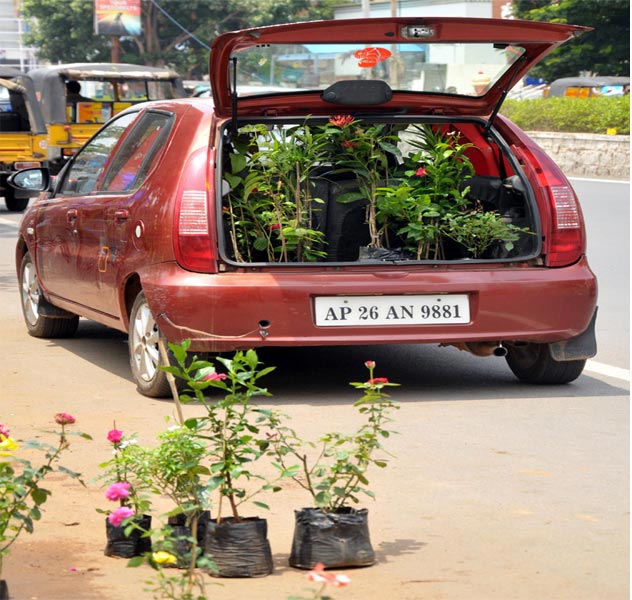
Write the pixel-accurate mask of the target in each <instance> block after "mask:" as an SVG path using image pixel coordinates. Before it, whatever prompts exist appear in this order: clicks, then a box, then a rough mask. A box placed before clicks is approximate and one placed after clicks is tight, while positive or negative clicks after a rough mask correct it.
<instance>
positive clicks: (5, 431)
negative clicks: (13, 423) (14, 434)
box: [0, 423, 11, 438]
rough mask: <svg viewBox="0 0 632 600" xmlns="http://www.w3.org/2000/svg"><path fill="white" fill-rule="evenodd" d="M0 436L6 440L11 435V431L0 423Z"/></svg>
mask: <svg viewBox="0 0 632 600" xmlns="http://www.w3.org/2000/svg"><path fill="white" fill-rule="evenodd" d="M0 435H1V436H3V437H5V438H8V437H9V436H10V435H11V430H10V429H9V428H8V427H7V426H6V425H3V424H2V423H0Z"/></svg>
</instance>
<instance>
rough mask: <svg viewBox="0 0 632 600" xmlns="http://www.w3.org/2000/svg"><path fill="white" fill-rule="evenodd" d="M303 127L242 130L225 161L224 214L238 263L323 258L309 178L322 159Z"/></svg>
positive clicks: (316, 204)
mask: <svg viewBox="0 0 632 600" xmlns="http://www.w3.org/2000/svg"><path fill="white" fill-rule="evenodd" d="M319 140H320V138H319V137H318V136H315V135H312V132H311V130H310V128H309V127H307V126H301V125H297V126H296V127H292V128H288V129H284V128H278V129H274V130H270V129H269V128H267V127H266V126H265V125H248V126H245V127H242V128H241V129H240V130H239V132H238V135H237V136H236V137H235V139H234V140H232V144H231V146H230V147H229V148H230V150H229V152H228V153H227V156H226V162H227V163H228V165H229V167H230V168H229V169H227V171H226V172H225V173H224V177H225V179H226V181H227V183H228V184H229V186H230V191H229V192H228V194H227V196H226V201H225V202H226V204H225V207H226V210H225V211H224V217H225V222H226V224H227V231H228V235H229V237H230V241H231V246H232V249H233V255H234V257H235V259H236V260H237V261H239V262H243V261H248V262H252V261H256V260H266V261H270V262H275V261H276V262H287V261H296V262H302V261H307V262H309V261H315V260H317V259H318V258H319V257H323V256H326V252H324V251H323V249H322V246H323V240H324V233H323V232H322V231H320V230H319V229H318V220H319V219H318V211H319V205H320V204H322V203H323V200H322V198H318V197H317V196H315V195H314V189H313V185H314V183H313V181H312V179H310V178H311V176H312V173H313V171H314V169H315V168H316V166H317V165H318V163H319V161H320V160H321V157H322V154H323V148H322V141H319Z"/></svg>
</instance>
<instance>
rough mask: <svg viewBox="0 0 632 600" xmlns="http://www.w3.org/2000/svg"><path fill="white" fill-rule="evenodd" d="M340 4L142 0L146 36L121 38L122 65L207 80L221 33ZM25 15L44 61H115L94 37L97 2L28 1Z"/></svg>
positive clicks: (315, 14)
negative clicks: (165, 68) (165, 69)
mask: <svg viewBox="0 0 632 600" xmlns="http://www.w3.org/2000/svg"><path fill="white" fill-rule="evenodd" d="M335 3H336V0H142V1H141V8H142V13H141V20H142V34H141V35H140V36H137V37H133V36H129V37H122V38H120V48H121V62H127V63H133V64H145V65H155V66H166V65H168V66H170V67H172V68H174V69H175V70H176V71H177V72H178V73H180V75H182V77H184V78H185V79H202V77H203V76H204V75H208V57H209V51H208V46H210V45H211V43H212V42H213V40H214V39H215V38H216V37H217V36H218V35H219V34H220V33H223V32H225V31H233V30H237V29H247V28H250V27H258V26H261V25H274V24H277V23H290V22H294V21H306V20H313V19H323V18H331V17H332V16H333V8H332V7H333V5H334V4H335ZM160 9H162V10H160ZM163 11H164V12H163ZM165 12H166V13H167V15H169V16H170V17H171V19H170V18H169V17H168V16H166V15H165V14H164V13H165ZM23 13H24V16H25V18H26V19H27V20H28V23H29V33H28V34H27V35H26V36H25V41H26V43H27V44H29V45H32V46H35V47H37V48H39V52H38V58H39V60H41V61H50V62H52V63H58V62H62V63H66V62H111V56H112V50H111V44H112V38H111V37H110V36H104V35H95V34H94V1H93V0H23ZM173 20H175V21H177V23H178V24H179V25H180V27H179V26H178V25H177V24H175V23H174V22H173ZM183 29H184V30H186V31H184V30H183Z"/></svg>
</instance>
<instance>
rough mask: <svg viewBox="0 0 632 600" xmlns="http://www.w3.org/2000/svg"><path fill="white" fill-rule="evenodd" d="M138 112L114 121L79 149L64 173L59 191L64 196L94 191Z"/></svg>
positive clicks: (82, 194)
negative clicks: (109, 159) (113, 152)
mask: <svg viewBox="0 0 632 600" xmlns="http://www.w3.org/2000/svg"><path fill="white" fill-rule="evenodd" d="M137 117H138V113H136V112H134V113H129V114H127V115H124V116H122V117H120V118H119V119H116V120H115V121H112V122H111V123H109V124H108V125H106V126H105V128H103V129H102V130H101V131H100V132H99V133H97V135H95V136H94V137H93V138H92V139H91V140H90V141H89V142H87V143H86V145H85V146H84V147H83V148H82V149H81V150H80V151H79V153H78V154H77V156H76V157H75V159H74V161H73V163H72V164H71V165H70V168H69V170H68V171H67V172H66V174H65V175H64V181H63V182H62V185H61V188H60V190H59V193H60V194H62V195H64V196H85V195H86V194H90V193H92V192H93V191H94V190H95V188H96V185H97V181H98V180H99V177H100V176H101V173H102V172H103V168H104V166H105V164H106V163H107V160H108V158H109V156H110V154H111V153H112V150H113V149H114V148H115V147H116V144H117V143H118V141H119V139H120V138H121V136H122V135H123V134H124V133H125V131H126V130H127V128H128V127H129V125H130V124H131V123H132V122H133V121H134V119H136V118H137Z"/></svg>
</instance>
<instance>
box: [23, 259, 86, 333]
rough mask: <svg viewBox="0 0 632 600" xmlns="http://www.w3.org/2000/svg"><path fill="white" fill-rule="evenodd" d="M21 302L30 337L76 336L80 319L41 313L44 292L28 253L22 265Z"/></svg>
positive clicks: (75, 316)
mask: <svg viewBox="0 0 632 600" xmlns="http://www.w3.org/2000/svg"><path fill="white" fill-rule="evenodd" d="M19 287H20V301H21V305H22V314H23V315H24V322H25V323H26V328H27V330H28V332H29V334H30V335H32V336H33V337H39V338H67V337H72V336H73V335H75V333H76V331H77V327H78V326H79V317H78V316H77V315H70V313H68V314H69V315H70V316H69V317H47V316H45V315H43V314H42V313H41V312H40V302H41V300H43V298H42V290H41V288H40V286H39V280H38V277H37V271H36V269H35V265H34V264H33V260H32V258H31V254H30V253H29V252H27V253H26V254H25V255H24V258H23V259H22V263H21V265H20V277H19Z"/></svg>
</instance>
